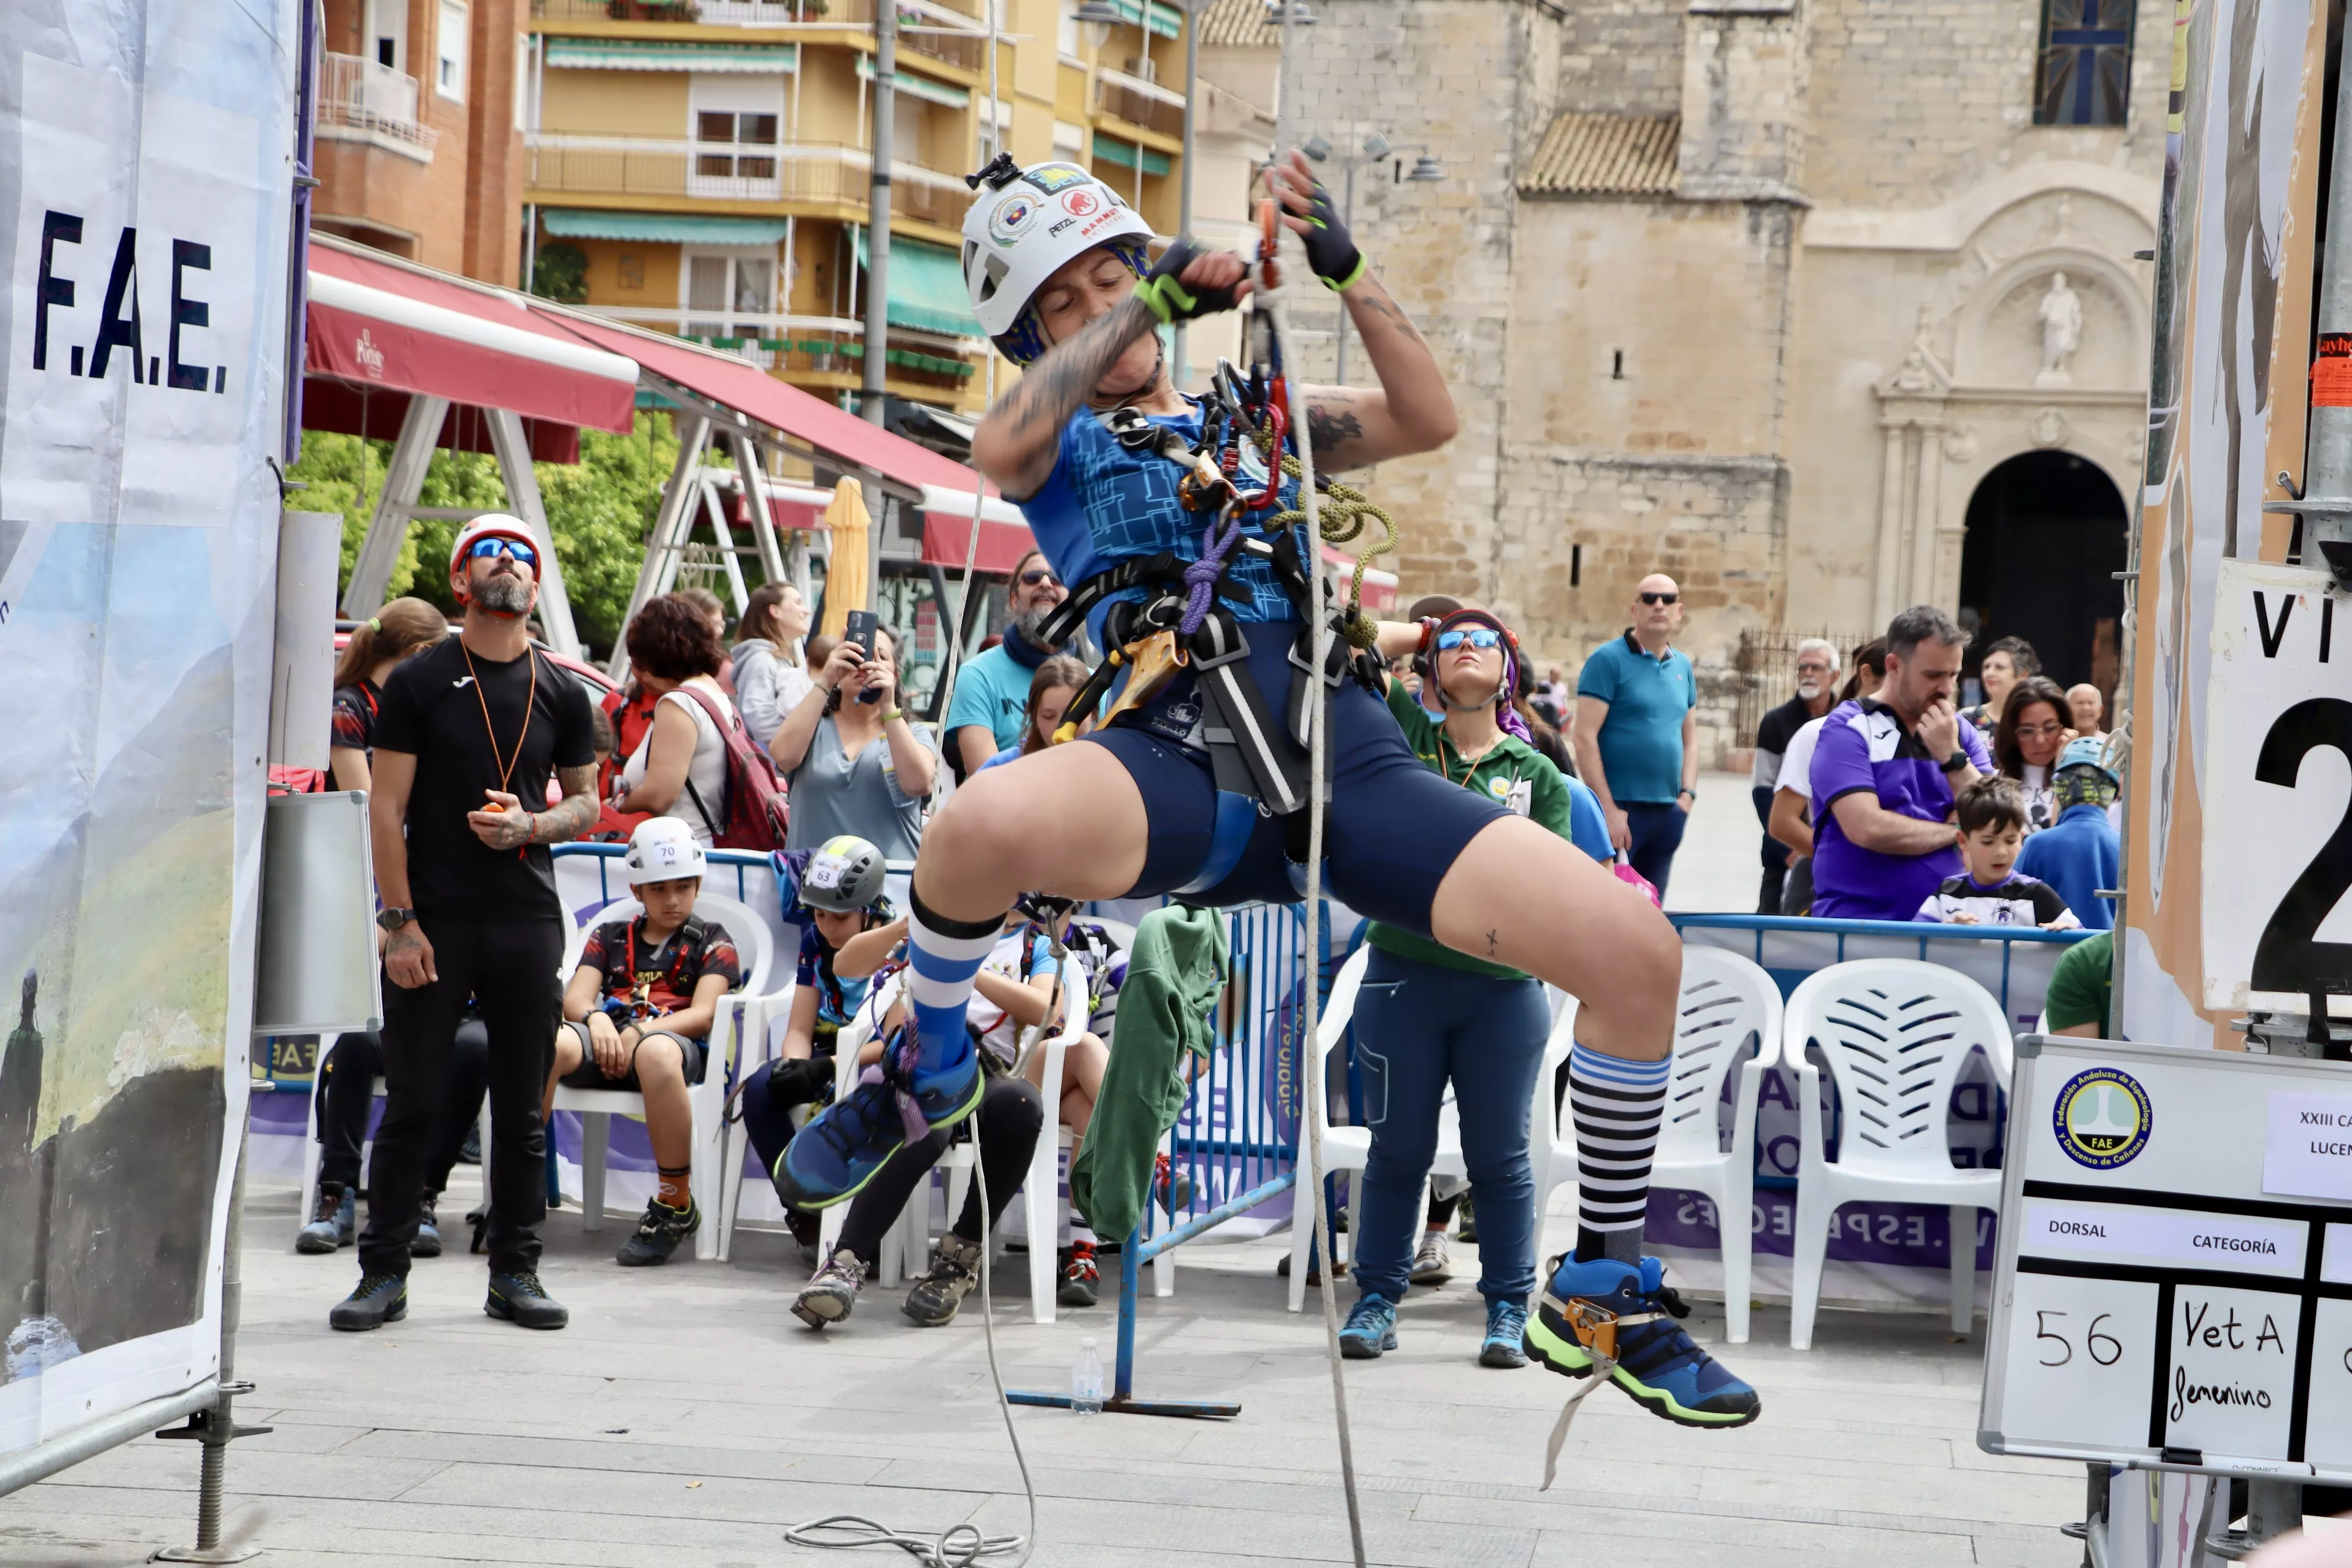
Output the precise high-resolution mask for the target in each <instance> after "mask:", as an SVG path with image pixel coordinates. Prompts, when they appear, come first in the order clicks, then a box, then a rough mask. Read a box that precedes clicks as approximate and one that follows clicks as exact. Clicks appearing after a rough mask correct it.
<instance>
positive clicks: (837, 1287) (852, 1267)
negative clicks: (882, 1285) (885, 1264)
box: [793, 1245, 874, 1329]
mask: <svg viewBox="0 0 2352 1568" xmlns="http://www.w3.org/2000/svg"><path fill="white" fill-rule="evenodd" d="M873 1268H874V1266H873V1265H872V1264H870V1263H865V1262H861V1261H859V1259H858V1257H857V1254H856V1253H854V1252H852V1251H850V1250H849V1248H847V1247H842V1246H838V1245H836V1246H835V1247H834V1249H833V1256H832V1257H830V1258H826V1259H825V1260H824V1268H820V1269H818V1270H817V1271H816V1272H815V1273H814V1275H812V1276H810V1278H809V1282H808V1283H807V1284H805V1285H803V1286H802V1287H801V1293H800V1294H799V1295H798V1296H795V1297H793V1317H795V1318H798V1319H799V1320H800V1321H802V1322H803V1323H806V1324H807V1325H808V1326H809V1327H810V1328H812V1329H821V1328H823V1327H824V1326H825V1325H826V1324H827V1323H837V1322H839V1321H841V1320H842V1319H844V1318H845V1317H847V1316H849V1310H850V1309H851V1308H852V1307H855V1306H856V1305H857V1288H858V1287H859V1286H860V1285H863V1284H865V1283H866V1275H867V1274H869V1273H871V1272H872V1271H873Z"/></svg>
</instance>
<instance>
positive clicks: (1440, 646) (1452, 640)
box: [1437, 626, 1503, 653]
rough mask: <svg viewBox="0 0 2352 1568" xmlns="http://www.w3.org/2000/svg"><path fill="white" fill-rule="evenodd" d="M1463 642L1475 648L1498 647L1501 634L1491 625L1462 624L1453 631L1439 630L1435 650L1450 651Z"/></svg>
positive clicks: (1500, 644) (1500, 642) (1501, 638)
mask: <svg viewBox="0 0 2352 1568" xmlns="http://www.w3.org/2000/svg"><path fill="white" fill-rule="evenodd" d="M1465 642H1467V643H1468V644H1469V645H1470V646H1471V647H1476V648H1488V647H1501V646H1502V642H1503V634H1502V633H1500V632H1498V631H1496V629H1495V628H1494V627H1492V626H1464V627H1461V628H1459V629H1457V630H1454V631H1450V632H1440V633H1438V634H1437V651H1438V652H1440V653H1451V652H1453V651H1454V649H1455V648H1457V647H1461V646H1462V645H1463V644H1464V643H1465Z"/></svg>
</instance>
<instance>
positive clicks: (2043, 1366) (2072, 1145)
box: [1977, 1036, 2352, 1482]
mask: <svg viewBox="0 0 2352 1568" xmlns="http://www.w3.org/2000/svg"><path fill="white" fill-rule="evenodd" d="M2017 1056H2018V1060H2017V1073H2016V1079H2015V1085H2014V1088H2013V1089H2012V1091H2011V1100H2010V1133H2009V1145H2008V1147H2009V1167H2008V1170H2007V1171H2006V1173H2005V1174H2004V1177H2003V1181H2002V1184H2001V1222H2000V1267H1999V1272H1998V1274H1997V1275H1996V1276H1995V1278H1994V1281H1993V1305H1992V1317H1991V1321H1990V1327H1989V1329H1988V1331H1987V1334H1986V1355H1985V1384H1984V1405H1983V1412H1982V1416H1981V1419H1980V1420H1979V1432H1978V1435H1977V1440H1978V1442H1979V1445H1980V1446H1981V1447H1983V1448H1985V1449H1986V1450H1987V1451H1988V1452H1990V1453H1995V1454H2031V1455H2042V1456H2045V1457H2048V1458H2069V1459H2086V1460H2088V1459H2107V1460H2111V1461H2116V1462H2119V1463H2140V1464H2166V1465H2180V1466H2190V1467H2195V1468H2203V1469H2207V1470H2214V1471H2221V1472H2226V1473H2230V1474H2237V1475H2265V1476H2295V1477H2310V1478H2313V1479H2326V1480H2332V1481H2336V1482H2347V1481H2352V1066H2347V1065H2345V1064H2341V1063H2335V1062H2320V1061H2305V1060H2299V1059H2293V1058H2278V1057H2263V1056H2251V1055H2246V1054H2243V1053H2240V1052H2235V1051H2215V1050H2208V1049H2203V1048H2194V1049H2191V1048H2179V1047H2168V1046H2139V1045H2123V1044H2119V1043H2117V1042H2115V1041H2111V1040H2083V1039H2065V1038H2058V1037H2042V1036H2028V1037H2025V1038H2023V1039H2021V1040H2020V1041H2019V1042H2018V1047H2017Z"/></svg>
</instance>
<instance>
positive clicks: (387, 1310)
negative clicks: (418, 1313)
mask: <svg viewBox="0 0 2352 1568" xmlns="http://www.w3.org/2000/svg"><path fill="white" fill-rule="evenodd" d="M406 1316H408V1280H407V1279H406V1278H405V1277H404V1276H402V1275H398V1274H362V1275H361V1276H360V1282H359V1283H358V1284H357V1285H355V1286H353V1287H352V1293H351V1294H350V1295H348V1296H346V1297H344V1298H343V1299H342V1300H340V1301H338V1302H336V1303H335V1304H334V1305H333V1306H331V1307H330V1308H328V1309H327V1327H329V1328H331V1329H342V1330H344V1331H348V1332H351V1333H361V1332H364V1331H367V1330H369V1329H380V1328H382V1327H383V1326H384V1325H385V1324H386V1323H396V1322H398V1321H400V1320H401V1319H403V1318H404V1317H406Z"/></svg>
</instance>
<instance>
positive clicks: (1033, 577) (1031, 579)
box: [1021, 567, 1062, 588]
mask: <svg viewBox="0 0 2352 1568" xmlns="http://www.w3.org/2000/svg"><path fill="white" fill-rule="evenodd" d="M1061 582H1062V580H1061V579H1060V578H1059V577H1056V576H1055V575H1054V574H1052V573H1051V572H1048V571H1045V569H1044V568H1043V567H1039V568H1037V569H1035V570H1033V571H1028V572H1024V573H1023V574H1021V585H1022V586H1023V587H1024V588H1034V587H1035V586H1036V585H1037V584H1040V583H1051V584H1054V585H1055V587H1059V586H1061Z"/></svg>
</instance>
